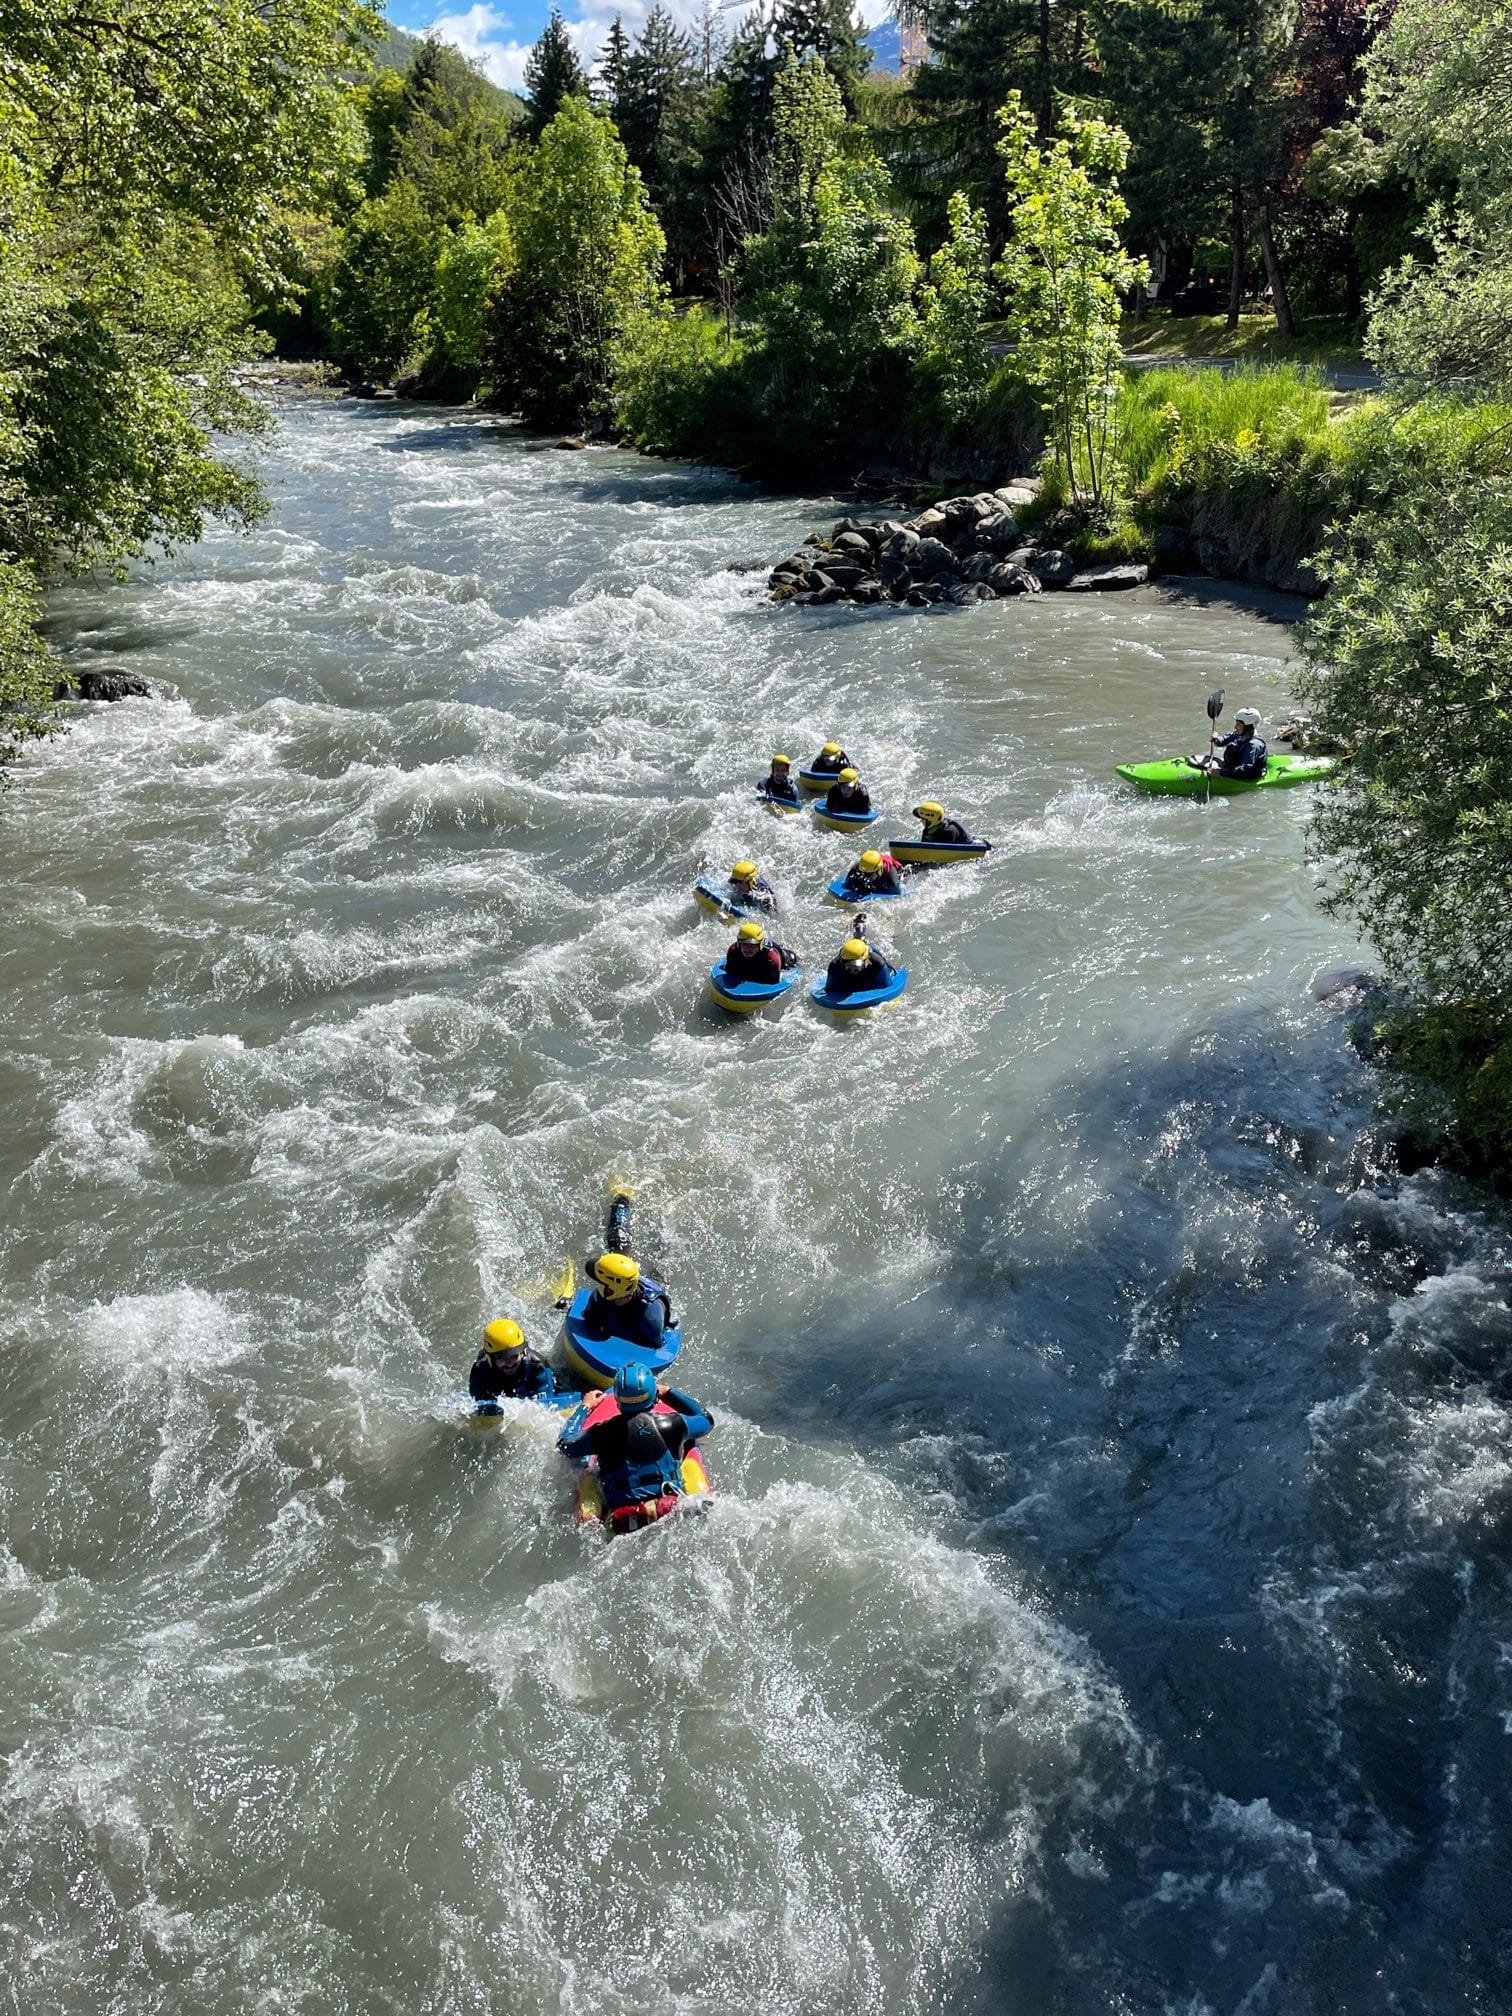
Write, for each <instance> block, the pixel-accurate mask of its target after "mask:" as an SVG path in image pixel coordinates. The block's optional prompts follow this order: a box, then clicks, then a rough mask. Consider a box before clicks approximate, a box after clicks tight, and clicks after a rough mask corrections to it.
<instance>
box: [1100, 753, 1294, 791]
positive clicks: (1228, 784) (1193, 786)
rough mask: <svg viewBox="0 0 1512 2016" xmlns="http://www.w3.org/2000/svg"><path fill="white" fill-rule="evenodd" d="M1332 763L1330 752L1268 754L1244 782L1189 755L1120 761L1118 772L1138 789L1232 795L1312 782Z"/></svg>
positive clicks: (1126, 781) (1125, 780)
mask: <svg viewBox="0 0 1512 2016" xmlns="http://www.w3.org/2000/svg"><path fill="white" fill-rule="evenodd" d="M1333 767H1334V758H1333V757H1332V756H1288V755H1280V756H1272V757H1270V758H1269V759H1268V761H1267V762H1266V765H1265V774H1264V775H1263V776H1261V777H1256V778H1254V779H1252V780H1250V781H1248V782H1246V781H1245V780H1244V779H1243V778H1240V777H1225V776H1223V775H1222V774H1221V773H1220V772H1218V771H1216V770H1215V771H1213V772H1211V773H1209V772H1208V771H1205V770H1204V769H1203V768H1202V767H1201V765H1200V764H1197V763H1194V762H1193V761H1192V759H1191V757H1190V756H1172V757H1169V758H1168V759H1167V760H1166V761H1165V762H1164V763H1120V764H1119V765H1118V774H1119V776H1120V777H1122V778H1123V780H1124V782H1125V783H1126V784H1135V785H1137V786H1138V787H1139V789H1140V790H1141V791H1158V792H1160V793H1162V794H1163V795H1164V796H1165V797H1167V798H1202V797H1204V796H1207V795H1209V794H1211V796H1213V797H1214V798H1232V797H1235V796H1237V794H1238V793H1239V792H1241V791H1270V790H1276V789H1279V788H1280V787H1281V786H1282V785H1284V784H1316V783H1317V781H1318V779H1319V778H1320V777H1326V776H1328V774H1329V772H1330V771H1331V770H1332V769H1333Z"/></svg>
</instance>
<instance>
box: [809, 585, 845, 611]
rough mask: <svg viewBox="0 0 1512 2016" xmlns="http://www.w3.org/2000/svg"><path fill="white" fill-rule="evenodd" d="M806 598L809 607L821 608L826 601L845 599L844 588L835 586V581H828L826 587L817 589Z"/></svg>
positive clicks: (841, 600)
mask: <svg viewBox="0 0 1512 2016" xmlns="http://www.w3.org/2000/svg"><path fill="white" fill-rule="evenodd" d="M807 599H808V603H809V607H810V608H811V609H822V608H823V607H824V606H825V604H826V603H829V602H843V601H844V600H845V590H844V589H843V588H839V587H837V586H836V585H835V583H834V582H833V581H831V582H830V583H828V585H827V586H826V587H823V588H820V589H818V590H817V591H816V592H815V593H814V594H812V595H810V596H809V597H808V598H807Z"/></svg>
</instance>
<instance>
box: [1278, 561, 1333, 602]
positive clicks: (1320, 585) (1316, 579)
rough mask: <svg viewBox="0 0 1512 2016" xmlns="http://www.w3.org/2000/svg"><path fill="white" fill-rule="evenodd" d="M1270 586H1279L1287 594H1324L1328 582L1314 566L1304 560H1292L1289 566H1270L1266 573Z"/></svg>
mask: <svg viewBox="0 0 1512 2016" xmlns="http://www.w3.org/2000/svg"><path fill="white" fill-rule="evenodd" d="M1265 578H1266V580H1267V581H1268V582H1269V583H1270V585H1271V587H1272V588H1279V589H1281V591H1282V592H1283V593H1284V594H1287V595H1312V596H1318V595H1322V594H1325V593H1326V592H1327V589H1328V583H1327V581H1325V580H1324V578H1323V576H1322V575H1321V574H1320V573H1319V572H1318V570H1317V568H1316V567H1309V566H1308V564H1307V562H1306V561H1305V560H1294V561H1292V563H1291V564H1290V565H1289V566H1272V567H1271V568H1270V570H1269V572H1268V573H1267V574H1266V577H1265Z"/></svg>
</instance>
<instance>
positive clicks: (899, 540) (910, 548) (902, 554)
mask: <svg viewBox="0 0 1512 2016" xmlns="http://www.w3.org/2000/svg"><path fill="white" fill-rule="evenodd" d="M918 550H919V535H918V533H917V532H911V531H910V530H909V529H908V527H907V526H906V525H900V526H899V527H898V529H897V531H896V532H894V533H893V534H892V536H891V537H890V538H889V539H888V541H887V544H886V545H885V546H884V547H883V548H882V551H883V553H884V554H886V555H888V556H889V557H890V558H894V559H898V560H906V559H907V558H908V557H909V555H910V554H911V553H917V552H918Z"/></svg>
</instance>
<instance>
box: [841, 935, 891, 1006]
mask: <svg viewBox="0 0 1512 2016" xmlns="http://www.w3.org/2000/svg"><path fill="white" fill-rule="evenodd" d="M892 976H893V969H892V967H891V966H889V965H888V963H887V961H886V960H885V959H883V958H882V957H881V956H880V955H879V954H878V953H876V952H874V951H873V950H872V948H871V946H870V945H868V944H867V942H866V940H865V939H864V938H847V939H846V941H845V943H844V944H843V945H842V946H841V947H840V950H839V951H838V952H837V953H836V955H835V957H834V958H833V959H831V961H830V963H829V967H828V969H827V971H826V972H825V976H824V991H825V992H826V993H827V994H867V993H870V992H871V990H872V988H874V987H885V986H886V985H887V983H888V981H889V980H891V978H892Z"/></svg>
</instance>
